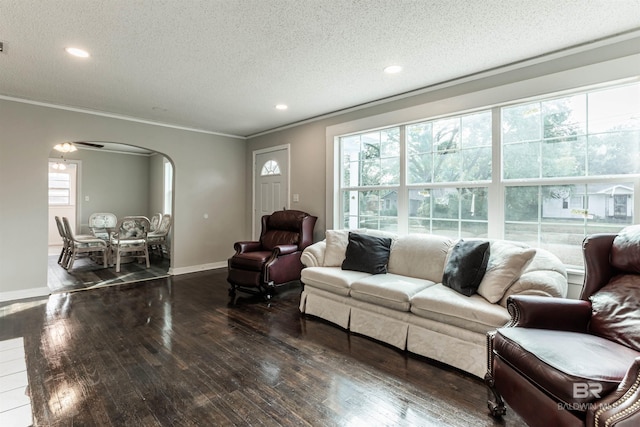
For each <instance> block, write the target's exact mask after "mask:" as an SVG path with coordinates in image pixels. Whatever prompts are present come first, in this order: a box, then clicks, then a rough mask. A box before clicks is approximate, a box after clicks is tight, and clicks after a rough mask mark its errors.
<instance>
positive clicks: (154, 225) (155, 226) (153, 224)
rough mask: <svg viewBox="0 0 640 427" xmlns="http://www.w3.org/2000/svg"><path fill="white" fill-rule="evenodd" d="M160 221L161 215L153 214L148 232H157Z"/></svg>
mask: <svg viewBox="0 0 640 427" xmlns="http://www.w3.org/2000/svg"><path fill="white" fill-rule="evenodd" d="M161 220H162V213H160V212H158V213H157V214H153V216H152V217H151V219H150V221H151V228H150V229H149V231H157V230H158V226H159V225H160V221H161Z"/></svg>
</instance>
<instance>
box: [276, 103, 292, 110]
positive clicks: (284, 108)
mask: <svg viewBox="0 0 640 427" xmlns="http://www.w3.org/2000/svg"><path fill="white" fill-rule="evenodd" d="M287 108H289V107H288V106H287V105H285V104H278V105H276V110H286V109H287Z"/></svg>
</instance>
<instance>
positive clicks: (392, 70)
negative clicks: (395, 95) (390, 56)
mask: <svg viewBox="0 0 640 427" xmlns="http://www.w3.org/2000/svg"><path fill="white" fill-rule="evenodd" d="M400 71H402V67H401V66H399V65H389V66H388V67H386V68H385V69H384V72H385V73H387V74H395V73H399V72H400Z"/></svg>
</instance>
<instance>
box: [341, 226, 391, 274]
mask: <svg viewBox="0 0 640 427" xmlns="http://www.w3.org/2000/svg"><path fill="white" fill-rule="evenodd" d="M390 253H391V239H390V238H388V237H375V236H369V235H366V234H358V233H349V243H348V244H347V251H346V254H345V255H346V257H345V259H344V261H343V262H342V269H343V270H354V271H362V272H364V273H370V274H385V273H386V272H387V264H388V263H389V254H390Z"/></svg>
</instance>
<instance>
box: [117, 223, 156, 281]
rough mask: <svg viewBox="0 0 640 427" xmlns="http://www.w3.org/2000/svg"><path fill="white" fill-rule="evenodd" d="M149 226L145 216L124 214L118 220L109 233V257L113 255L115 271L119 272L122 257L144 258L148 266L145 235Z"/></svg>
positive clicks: (147, 249)
mask: <svg viewBox="0 0 640 427" xmlns="http://www.w3.org/2000/svg"><path fill="white" fill-rule="evenodd" d="M149 228H151V222H150V221H149V218H147V217H145V216H125V217H124V218H122V219H120V220H119V221H118V224H116V228H115V230H114V231H113V232H112V233H111V239H110V245H111V257H112V259H113V257H115V264H116V273H119V272H120V263H121V261H122V257H123V256H124V257H131V258H136V259H144V260H145V262H146V264H147V268H149V266H150V264H149V248H148V247H147V235H148V233H149Z"/></svg>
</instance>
